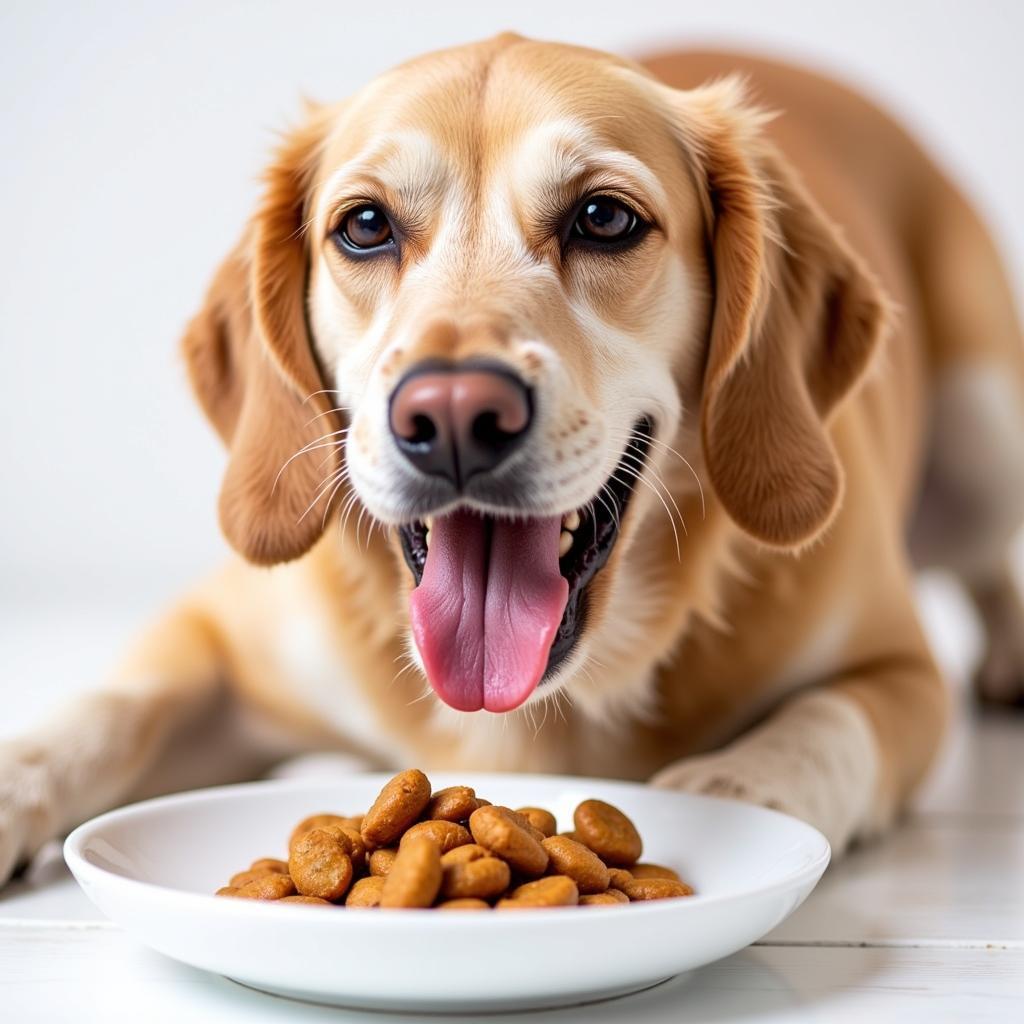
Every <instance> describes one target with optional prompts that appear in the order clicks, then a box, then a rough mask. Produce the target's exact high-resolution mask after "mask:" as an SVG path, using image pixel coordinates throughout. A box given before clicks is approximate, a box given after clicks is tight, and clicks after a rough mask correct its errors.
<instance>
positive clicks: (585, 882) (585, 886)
mask: <svg viewBox="0 0 1024 1024" xmlns="http://www.w3.org/2000/svg"><path fill="white" fill-rule="evenodd" d="M541 846H543V847H544V849H545V850H547V852H548V871H549V872H550V873H551V874H554V875H567V876H568V877H569V878H571V879H572V880H573V881H574V882H575V883H576V888H577V889H579V891H580V893H582V894H583V895H593V894H594V893H599V892H604V891H605V889H607V888H608V882H609V872H608V868H607V866H606V865H605V863H604V861H603V860H601V858H600V857H598V855H597V854H596V853H594V852H592V851H591V850H588V849H587V848H586V847H585V846H584V845H583V844H582V843H577V842H575V841H574V840H572V839H567V838H566V837H565V836H552V837H551V838H549V839H545V840H544V841H543V842H542V843H541Z"/></svg>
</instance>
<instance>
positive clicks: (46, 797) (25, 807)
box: [0, 607, 225, 885]
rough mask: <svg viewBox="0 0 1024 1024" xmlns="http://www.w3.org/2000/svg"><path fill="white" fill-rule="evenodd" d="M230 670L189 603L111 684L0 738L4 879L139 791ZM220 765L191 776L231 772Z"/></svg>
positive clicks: (212, 700) (215, 777) (212, 777)
mask: <svg viewBox="0 0 1024 1024" xmlns="http://www.w3.org/2000/svg"><path fill="white" fill-rule="evenodd" d="M223 670H224V661H223V657H222V653H221V648H220V644H219V641H218V635H217V631H216V629H215V628H214V625H213V623H211V622H210V621H209V620H208V619H207V617H206V616H205V615H204V614H202V613H201V612H198V611H196V610H194V609H191V608H188V607H183V608H181V609H179V610H178V611H176V612H174V613H172V615H170V616H169V617H168V618H167V619H165V620H164V621H163V622H161V623H159V624H158V625H157V626H156V628H155V629H153V630H152V631H151V632H150V633H149V634H148V636H146V637H145V638H144V639H143V641H142V643H141V644H139V646H138V647H137V649H136V650H135V651H134V652H133V653H132V655H131V656H130V657H129V658H128V659H127V660H126V661H125V663H124V664H123V665H122V666H121V668H120V670H119V671H118V672H117V673H116V674H115V676H114V678H113V679H112V680H111V682H110V683H109V684H108V685H107V686H106V687H105V688H103V689H102V690H98V691H96V692H95V693H91V694H89V695H87V696H84V697H82V698H80V699H79V700H77V701H76V702H75V703H74V704H72V705H71V706H69V707H68V708H67V709H66V710H65V711H64V712H63V713H62V714H60V715H59V716H58V717H56V718H54V719H52V720H51V721H50V722H48V723H47V724H45V725H44V726H43V727H41V728H39V729H37V730H35V731H34V732H32V733H30V734H28V735H26V736H24V737H21V738H18V739H14V740H10V741H4V742H3V743H0V885H2V884H3V883H4V882H5V881H6V880H7V878H8V877H9V876H10V874H11V872H12V870H13V869H14V868H15V867H16V866H17V865H18V864H19V863H20V862H23V861H25V860H27V859H28V858H29V857H31V856H32V854H33V853H35V851H36V850H38V849H39V847H40V846H42V844H43V843H45V842H46V841H47V840H49V839H52V838H55V837H57V836H60V835H61V834H63V833H64V832H66V831H67V830H68V829H70V828H72V827H73V826H75V825H76V824H78V823H79V822H81V821H84V820H85V819H86V818H88V817H90V816H92V815H93V814H97V813H99V812H100V811H103V810H106V809H108V808H110V807H113V806H115V805H116V804H118V803H121V802H124V801H125V800H127V799H130V798H132V797H133V796H135V795H137V794H138V792H139V787H140V786H141V785H142V784H143V782H144V779H145V776H146V775H147V773H149V772H151V770H152V769H153V768H154V767H155V766H156V764H157V762H158V761H159V760H160V758H161V757H162V756H163V755H165V754H166V753H167V752H168V749H169V748H170V747H173V746H175V745H178V746H186V745H188V737H190V736H191V735H193V734H194V732H195V730H196V729H197V728H198V726H199V725H200V724H201V723H202V722H203V721H204V720H205V719H207V718H208V716H209V715H210V713H211V710H213V709H215V708H216V707H217V705H218V703H219V702H220V701H222V700H224V698H225V687H224V686H223V685H222V680H223V678H224V671H223ZM222 768H223V766H219V767H218V768H217V769H215V770H213V771H212V772H211V773H210V774H208V775H207V776H205V777H195V776H194V777H193V779H192V780H191V781H193V782H194V783H195V784H197V785H198V784H200V783H204V782H205V783H207V784H209V783H214V782H219V781H224V780H223V778H222V777H221V776H220V775H219V774H218V772H220V771H221V770H222Z"/></svg>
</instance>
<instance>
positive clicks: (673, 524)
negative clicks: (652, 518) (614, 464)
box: [612, 466, 686, 562]
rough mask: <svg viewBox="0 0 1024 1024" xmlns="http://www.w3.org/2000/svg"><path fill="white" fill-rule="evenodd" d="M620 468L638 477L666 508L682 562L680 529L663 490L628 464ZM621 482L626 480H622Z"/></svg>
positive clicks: (677, 552) (678, 557)
mask: <svg viewBox="0 0 1024 1024" xmlns="http://www.w3.org/2000/svg"><path fill="white" fill-rule="evenodd" d="M619 469H621V470H622V471H623V472H624V473H628V474H630V475H632V476H633V477H634V478H635V479H636V481H637V482H638V483H641V484H643V485H644V486H645V487H646V488H647V489H648V490H649V491H650V492H651V493H652V494H653V495H654V496H655V497H656V498H657V499H658V501H660V502H661V504H662V506H663V507H664V509H665V515H667V516H668V521H669V524H670V525H671V527H672V536H673V537H675V541H676V558H677V559H678V560H679V561H680V562H682V560H683V552H682V548H681V547H680V546H679V531H678V530H677V529H676V521H675V518H674V517H673V515H672V512H671V510H670V509H669V507H668V502H667V501H665V499H664V498H663V497H662V496H661V491H659V490H658V489H657V488H656V487H655V486H654V485H653V484H652V483H651V482H650V480H648V479H647V478H646V477H643V476H640V474H639V473H637V472H636V470H633V469H629V468H628V467H627V466H620V467H619ZM618 471H619V470H618V469H617V470H616V471H615V473H613V474H612V476H615V475H616V473H618ZM621 482H624V481H621ZM683 530H684V531H685V530H686V526H685V524H684V526H683Z"/></svg>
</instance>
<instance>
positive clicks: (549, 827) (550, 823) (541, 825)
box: [516, 807, 558, 839]
mask: <svg viewBox="0 0 1024 1024" xmlns="http://www.w3.org/2000/svg"><path fill="white" fill-rule="evenodd" d="M516 814H518V815H519V816H520V817H523V818H525V819H526V820H527V821H528V822H529V823H530V824H531V825H532V826H533V827H534V828H535V829H536V830H537V831H538V832H540V833H541V834H542V835H543V836H544V837H545V838H546V839H548V838H550V837H551V836H553V835H554V834H555V833H556V832H557V831H558V823H557V822H556V821H555V816H554V815H553V814H552V813H551V812H550V811H545V810H544V808H543V807H520V808H519V809H518V810H517V811H516Z"/></svg>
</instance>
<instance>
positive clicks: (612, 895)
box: [580, 889, 629, 907]
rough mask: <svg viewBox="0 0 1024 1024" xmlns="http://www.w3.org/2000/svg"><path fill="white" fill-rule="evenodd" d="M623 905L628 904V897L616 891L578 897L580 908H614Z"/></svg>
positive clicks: (610, 890)
mask: <svg viewBox="0 0 1024 1024" xmlns="http://www.w3.org/2000/svg"><path fill="white" fill-rule="evenodd" d="M624 903H629V897H628V896H627V895H626V894H625V893H624V892H619V890H618V889H608V890H607V891H606V892H595V893H592V894H590V895H588V896H581V897H580V906H581V907H614V906H616V905H621V904H624Z"/></svg>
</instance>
